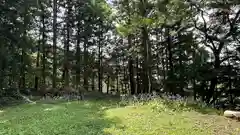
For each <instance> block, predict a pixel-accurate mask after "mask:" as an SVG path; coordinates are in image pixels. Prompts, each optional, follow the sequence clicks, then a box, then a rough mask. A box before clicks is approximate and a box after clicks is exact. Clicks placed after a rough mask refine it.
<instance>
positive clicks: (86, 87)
mask: <svg viewBox="0 0 240 135" xmlns="http://www.w3.org/2000/svg"><path fill="white" fill-rule="evenodd" d="M87 43H88V39H87V37H86V35H85V36H84V75H83V81H84V82H83V83H84V84H83V85H84V88H85V90H88V69H87V67H88V50H87Z"/></svg>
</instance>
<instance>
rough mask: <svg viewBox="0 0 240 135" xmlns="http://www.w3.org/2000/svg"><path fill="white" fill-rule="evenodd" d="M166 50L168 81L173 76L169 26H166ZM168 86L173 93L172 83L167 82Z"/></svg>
mask: <svg viewBox="0 0 240 135" xmlns="http://www.w3.org/2000/svg"><path fill="white" fill-rule="evenodd" d="M166 34H167V50H168V64H169V78H170V81H171V79H172V78H173V55H172V37H171V35H170V28H167V31H166ZM168 84H169V85H168V88H169V92H170V93H174V91H173V86H172V85H173V83H168Z"/></svg>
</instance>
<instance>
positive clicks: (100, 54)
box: [98, 28, 103, 92]
mask: <svg viewBox="0 0 240 135" xmlns="http://www.w3.org/2000/svg"><path fill="white" fill-rule="evenodd" d="M99 30H101V29H100V28H99ZM101 38H102V34H100V35H99V37H98V40H99V41H98V90H99V91H100V92H102V76H103V74H102V70H101V69H102V51H101V40H102V39H101Z"/></svg>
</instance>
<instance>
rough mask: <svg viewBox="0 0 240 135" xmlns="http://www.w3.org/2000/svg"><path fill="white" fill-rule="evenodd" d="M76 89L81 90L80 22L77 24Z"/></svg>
mask: <svg viewBox="0 0 240 135" xmlns="http://www.w3.org/2000/svg"><path fill="white" fill-rule="evenodd" d="M76 50H77V51H76V55H75V57H76V88H77V89H79V87H80V73H81V69H80V61H81V56H80V21H79V22H78V24H77V46H76Z"/></svg>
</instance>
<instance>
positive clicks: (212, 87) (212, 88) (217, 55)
mask: <svg viewBox="0 0 240 135" xmlns="http://www.w3.org/2000/svg"><path fill="white" fill-rule="evenodd" d="M214 57H215V61H214V70H215V71H216V72H218V70H219V68H220V64H221V62H220V51H216V52H214ZM217 83H218V79H217V75H215V74H214V75H213V78H212V79H211V81H210V87H209V90H208V92H207V95H206V102H207V103H210V104H212V103H213V102H214V100H215V99H216V97H215V89H216V86H217ZM211 98H213V99H212V101H211ZM210 101H211V102H210Z"/></svg>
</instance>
